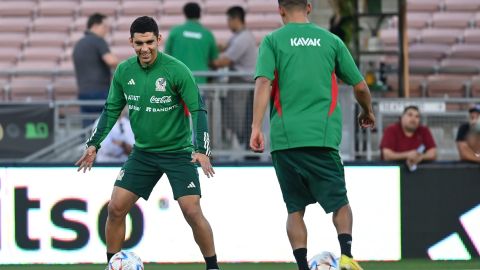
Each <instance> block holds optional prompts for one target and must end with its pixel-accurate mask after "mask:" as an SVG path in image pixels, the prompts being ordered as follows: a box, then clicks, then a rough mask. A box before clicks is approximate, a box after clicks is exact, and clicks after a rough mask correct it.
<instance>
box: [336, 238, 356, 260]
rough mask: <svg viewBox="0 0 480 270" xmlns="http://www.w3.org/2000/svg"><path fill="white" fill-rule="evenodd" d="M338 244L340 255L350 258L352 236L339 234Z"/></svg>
mask: <svg viewBox="0 0 480 270" xmlns="http://www.w3.org/2000/svg"><path fill="white" fill-rule="evenodd" d="M338 242H340V250H341V252H342V254H343V255H347V256H348V257H350V258H352V257H353V256H352V235H350V234H346V233H342V234H339V235H338Z"/></svg>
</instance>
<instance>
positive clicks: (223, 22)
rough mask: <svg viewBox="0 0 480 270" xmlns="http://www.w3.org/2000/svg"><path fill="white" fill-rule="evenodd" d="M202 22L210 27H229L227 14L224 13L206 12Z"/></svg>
mask: <svg viewBox="0 0 480 270" xmlns="http://www.w3.org/2000/svg"><path fill="white" fill-rule="evenodd" d="M200 20H201V22H202V24H203V25H204V26H205V27H207V28H208V29H211V30H215V29H228V27H227V16H225V15H224V14H205V15H204V16H202V18H201V19H200Z"/></svg>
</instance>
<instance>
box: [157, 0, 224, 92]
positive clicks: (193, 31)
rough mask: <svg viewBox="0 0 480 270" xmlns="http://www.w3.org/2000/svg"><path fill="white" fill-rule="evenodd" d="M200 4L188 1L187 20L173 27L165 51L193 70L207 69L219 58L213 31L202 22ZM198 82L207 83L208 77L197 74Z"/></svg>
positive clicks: (185, 10)
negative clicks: (200, 20)
mask: <svg viewBox="0 0 480 270" xmlns="http://www.w3.org/2000/svg"><path fill="white" fill-rule="evenodd" d="M200 13H201V9H200V5H198V4H197V3H187V4H186V5H185V6H184V7H183V14H185V17H186V18H187V22H185V23H184V24H182V25H179V26H176V27H173V28H172V30H171V31H170V34H169V36H168V39H167V43H166V44H165V53H167V54H170V55H171V56H173V57H175V58H177V59H178V60H180V61H182V62H183V63H184V64H185V65H186V66H187V67H188V68H189V69H190V70H192V71H205V70H208V69H209V65H210V64H211V62H212V61H213V60H214V59H216V58H218V49H217V45H216V42H215V37H214V36H213V34H212V32H211V31H210V30H208V29H207V28H205V27H204V26H203V25H202V24H200V22H199V19H200ZM195 80H196V82H197V83H206V81H207V80H206V77H203V76H202V77H199V76H196V77H195Z"/></svg>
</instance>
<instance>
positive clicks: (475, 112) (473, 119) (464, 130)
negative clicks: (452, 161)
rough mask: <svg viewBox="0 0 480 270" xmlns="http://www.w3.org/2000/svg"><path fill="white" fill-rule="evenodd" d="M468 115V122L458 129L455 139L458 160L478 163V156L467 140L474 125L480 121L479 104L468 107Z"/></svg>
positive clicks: (479, 157)
mask: <svg viewBox="0 0 480 270" xmlns="http://www.w3.org/2000/svg"><path fill="white" fill-rule="evenodd" d="M468 113H469V117H468V120H469V121H468V123H463V124H462V125H461V126H460V127H459V128H458V133H457V138H456V139H455V141H456V142H457V149H458V154H459V156H460V160H462V161H470V162H477V163H480V155H478V154H476V152H475V151H474V149H473V147H472V145H471V143H470V142H469V140H468V138H469V135H470V133H472V132H471V131H473V127H474V125H475V124H476V123H477V122H478V121H479V119H480V104H475V105H473V106H472V107H470V109H469V110H468Z"/></svg>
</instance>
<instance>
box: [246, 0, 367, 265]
mask: <svg viewBox="0 0 480 270" xmlns="http://www.w3.org/2000/svg"><path fill="white" fill-rule="evenodd" d="M278 4H279V13H280V15H281V17H282V20H283V22H284V24H285V25H284V26H283V27H281V28H280V29H278V30H276V31H274V32H272V33H270V34H268V35H267V36H266V37H265V38H264V39H263V41H262V43H261V45H260V49H259V55H258V60H257V65H256V72H255V96H254V105H253V122H252V135H251V138H250V147H251V149H252V150H253V151H255V152H263V151H264V149H265V138H264V135H263V132H262V122H263V116H264V114H265V111H266V108H267V106H268V103H269V101H270V104H271V105H272V106H271V109H270V110H271V111H270V139H271V151H272V153H271V154H272V161H273V166H274V168H275V171H276V174H277V178H278V181H279V184H280V188H281V190H282V194H283V199H284V201H285V204H286V207H287V211H288V217H287V234H288V238H289V240H290V244H291V247H292V249H293V255H294V257H295V260H296V262H297V265H298V269H299V270H309V267H308V263H307V228H306V225H305V222H304V219H303V217H304V214H305V208H306V206H307V205H309V204H312V203H316V202H318V203H320V205H321V206H322V207H323V209H324V210H325V212H327V213H330V212H333V224H334V225H335V228H336V230H337V235H338V241H339V243H340V248H341V257H340V263H339V264H340V269H342V270H345V269H348V270H361V269H362V268H361V267H360V265H359V264H358V263H357V262H356V261H355V260H354V259H353V256H352V253H351V245H352V220H353V217H352V216H353V215H352V210H351V208H350V204H349V201H348V197H347V190H346V187H345V176H344V168H343V163H342V160H341V158H340V155H339V152H338V150H339V146H340V142H341V139H342V112H341V108H340V104H338V85H337V76H338V77H339V78H340V79H341V80H342V81H343V82H345V83H347V84H349V85H353V86H354V87H353V89H354V94H355V98H356V100H357V101H358V103H359V104H360V108H361V113H360V115H359V116H358V122H359V124H360V126H361V127H362V128H373V127H374V125H375V116H374V115H373V109H372V104H371V95H370V90H369V89H368V86H367V84H366V83H365V80H364V79H363V77H362V75H361V73H360V71H359V70H358V68H357V66H356V64H355V62H354V61H353V58H352V56H351V55H350V53H349V51H348V49H347V47H346V46H345V44H344V43H343V42H342V40H340V38H338V37H337V36H336V35H334V34H332V33H330V32H329V31H328V30H326V29H323V28H320V27H319V26H317V25H315V24H313V23H310V22H309V21H308V17H307V15H308V14H309V13H310V12H311V10H312V6H311V4H310V3H308V1H307V0H278Z"/></svg>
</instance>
